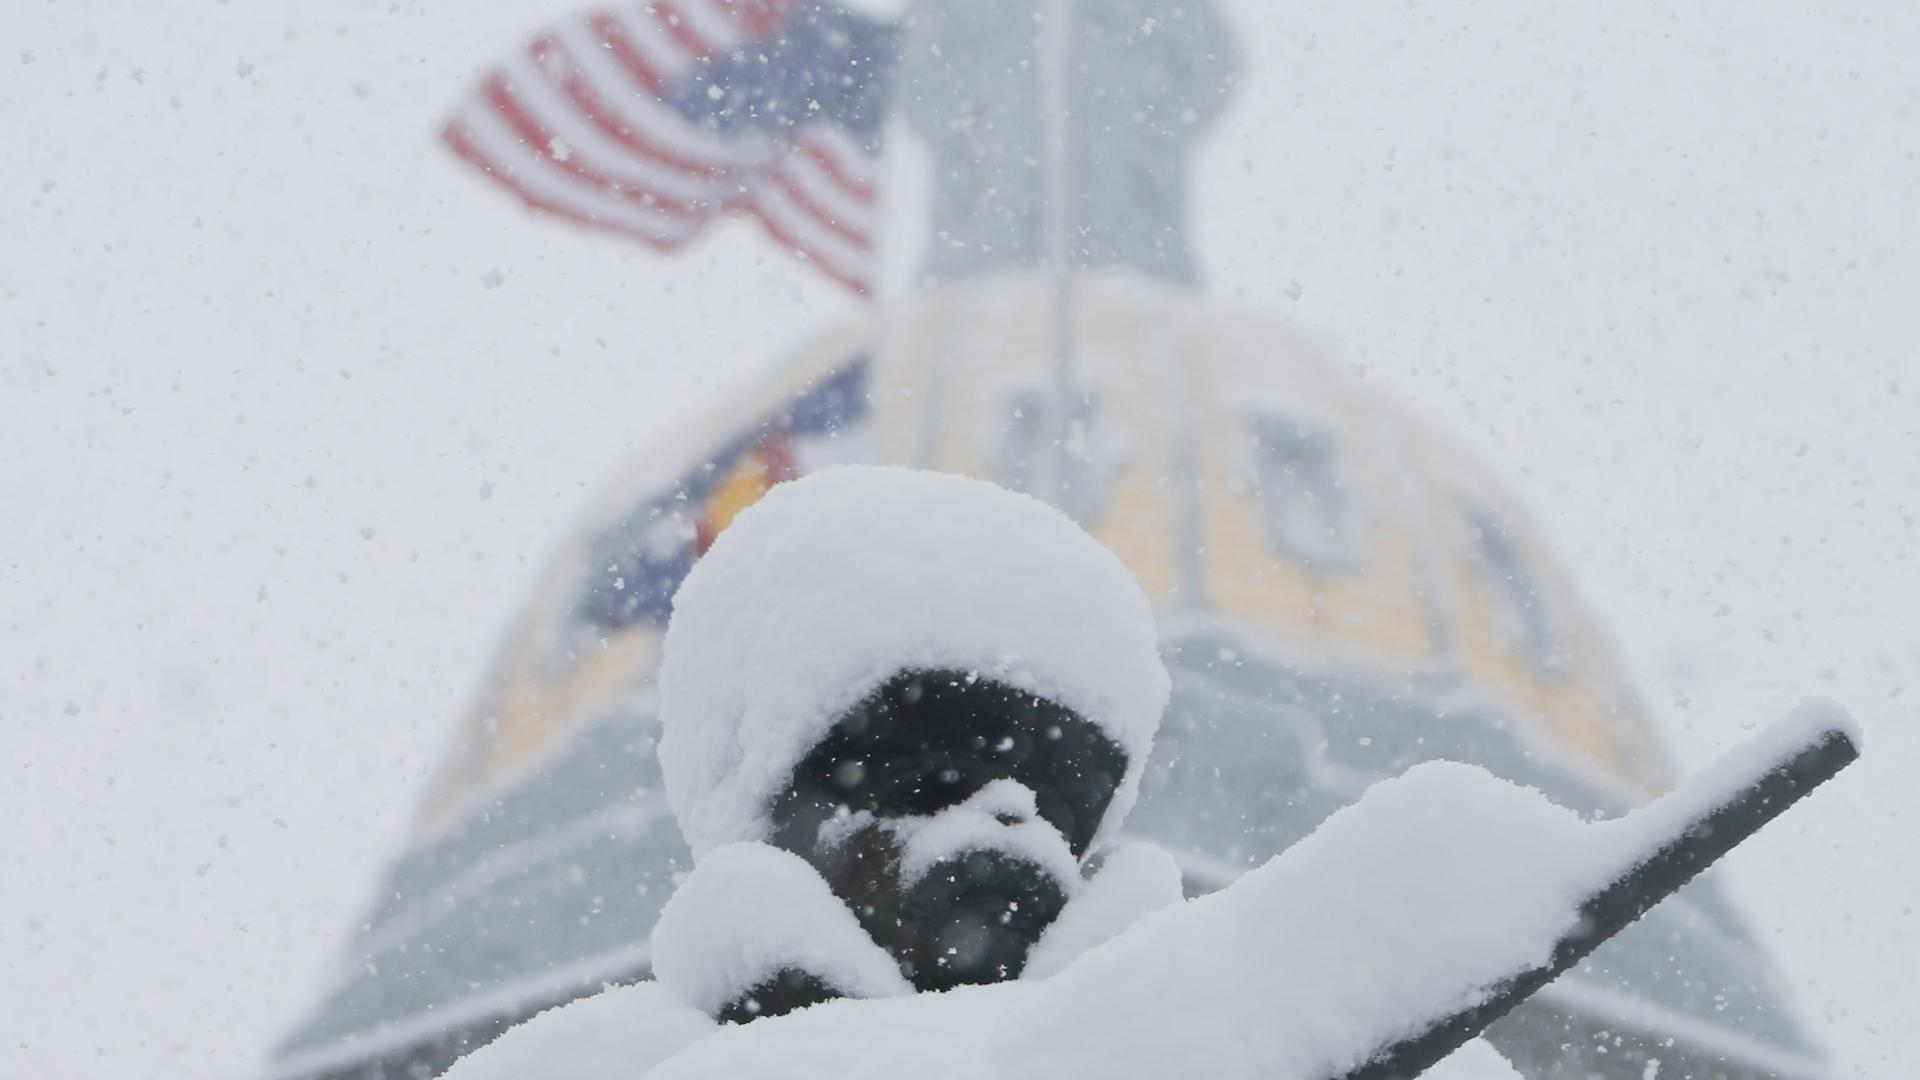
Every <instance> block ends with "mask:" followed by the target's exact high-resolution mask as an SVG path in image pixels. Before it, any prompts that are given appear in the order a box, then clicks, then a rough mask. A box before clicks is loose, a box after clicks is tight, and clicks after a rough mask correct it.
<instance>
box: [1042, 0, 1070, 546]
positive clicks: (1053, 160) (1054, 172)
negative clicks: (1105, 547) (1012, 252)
mask: <svg viewBox="0 0 1920 1080" xmlns="http://www.w3.org/2000/svg"><path fill="white" fill-rule="evenodd" d="M1039 30H1040V41H1039V46H1040V50H1039V51H1040V57H1039V60H1040V64H1039V66H1040V72H1039V74H1040V138H1041V146H1040V170H1041V175H1040V187H1041V196H1040V197H1041V200H1042V202H1043V204H1044V205H1043V207H1042V215H1041V220H1042V223H1043V224H1042V227H1043V228H1044V229H1045V230H1046V235H1045V237H1044V238H1043V239H1044V244H1045V256H1046V275H1047V283H1048V289H1047V293H1048V305H1049V310H1048V338H1049V341H1048V344H1049V346H1050V348H1051V351H1052V353H1053V378H1054V397H1055V399H1056V408H1057V410H1058V411H1057V413H1056V415H1055V417H1054V420H1055V424H1054V446H1053V462H1052V465H1053V470H1052V471H1053V475H1052V477H1051V485H1050V486H1051V488H1052V491H1051V492H1050V494H1051V495H1052V496H1053V502H1054V505H1056V506H1059V507H1061V508H1062V509H1065V508H1066V505H1067V498H1068V495H1067V485H1068V478H1069V476H1070V475H1071V470H1070V469H1069V468H1068V464H1069V461H1068V458H1069V454H1070V453H1071V450H1070V447H1071V444H1072V442H1073V419H1074V416H1073V414H1074V409H1073V398H1074V376H1075V373H1074V341H1073V293H1072V289H1073V260H1072V258H1071V255H1070V252H1069V250H1068V243H1069V234H1070V231H1071V229H1072V216H1073V211H1072V205H1071V198H1072V195H1071V191H1070V188H1069V185H1070V182H1071V173H1072V169H1071V162H1072V146H1071V142H1070V140H1071V138H1072V134H1071V128H1070V126H1069V124H1068V119H1069V117H1068V100H1069V93H1068V90H1069V80H1070V79H1071V77H1072V70H1071V65H1072V61H1073V55H1072V53H1073V45H1072V33H1073V0H1045V7H1044V8H1043V10H1042V15H1041V19H1040V27H1039Z"/></svg>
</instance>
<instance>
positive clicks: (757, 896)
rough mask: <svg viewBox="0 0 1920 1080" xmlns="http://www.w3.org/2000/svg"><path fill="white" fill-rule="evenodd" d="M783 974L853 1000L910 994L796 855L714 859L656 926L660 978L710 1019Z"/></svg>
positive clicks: (759, 852) (751, 850)
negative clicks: (794, 973) (797, 973)
mask: <svg viewBox="0 0 1920 1080" xmlns="http://www.w3.org/2000/svg"><path fill="white" fill-rule="evenodd" d="M783 968H797V969H799V970H801V971H805V972H807V973H809V974H811V975H814V976H815V977H817V978H819V979H820V980H821V981H823V982H825V983H826V984H827V985H829V986H831V987H833V988H834V989H836V990H838V991H840V992H841V993H842V994H844V995H846V996H848V997H856V998H869V997H894V996H900V995H905V994H911V993H913V987H912V986H911V985H909V984H908V983H907V980H906V979H904V978H902V977H901V975H900V969H899V967H898V966H897V965H896V964H895V963H894V961H893V958H892V957H891V956H888V955H887V952H886V950H885V949H882V948H881V947H880V946H878V945H876V944H874V942H873V939H872V938H869V937H868V936H867V935H866V932H865V931H863V930H861V929H860V923H859V921H858V920H856V919H855V918H854V917H853V912H852V911H850V910H848V908H847V905H846V904H845V903H843V902H842V901H841V900H840V898H839V897H837V896H835V895H833V893H832V892H831V891H830V890H829V889H828V888H827V883H826V882H825V881H822V880H821V879H820V875H819V874H818V873H816V872H815V871H814V869H813V867H811V866H808V865H807V864H806V862H805V861H803V860H802V859H801V858H800V857H799V856H798V855H793V854H790V853H788V852H785V851H781V850H780V849H779V848H775V847H770V846H768V845H766V844H756V843H741V844H729V845H727V846H725V847H721V848H716V849H714V850H713V851H711V852H708V853H707V857H706V858H705V859H702V860H701V861H700V865H699V866H697V867H695V868H694V870H693V872H692V873H691V874H689V875H687V879H686V881H685V882H683V883H682V884H681V885H680V888H679V889H677V890H675V892H674V894H673V898H672V899H671V900H669V901H667V906H666V907H665V908H664V909H662V910H661V912H660V921H659V922H658V923H656V924H654V928H653V974H654V977H655V978H656V979H658V980H660V982H661V983H662V984H663V985H665V986H666V987H668V988H669V989H671V990H673V991H674V992H675V993H676V994H678V995H679V996H680V1000H681V1001H683V1002H685V1003H687V1004H689V1005H691V1006H693V1007H694V1008H695V1009H698V1010H700V1011H701V1012H703V1013H706V1014H708V1015H710V1016H711V1015H714V1014H717V1013H718V1012H720V1010H721V1009H723V1008H725V1007H726V1006H727V1005H728V1004H729V1003H731V1002H733V1001H735V1000H737V999H738V998H739V997H740V996H741V995H743V994H744V993H746V992H747V991H748V990H751V989H753V988H754V987H756V986H759V985H760V984H761V983H763V982H766V981H767V980H768V979H770V978H772V977H773V976H774V975H776V974H778V973H779V972H780V970H781V969H783Z"/></svg>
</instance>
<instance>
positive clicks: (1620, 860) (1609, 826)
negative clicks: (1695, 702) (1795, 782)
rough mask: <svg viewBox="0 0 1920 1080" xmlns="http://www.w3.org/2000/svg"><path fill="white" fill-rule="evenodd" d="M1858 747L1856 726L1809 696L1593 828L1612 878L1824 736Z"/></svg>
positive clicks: (1835, 706)
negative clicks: (1682, 779)
mask: <svg viewBox="0 0 1920 1080" xmlns="http://www.w3.org/2000/svg"><path fill="white" fill-rule="evenodd" d="M1830 732H1831V733H1837V734H1839V735H1843V736H1845V737H1846V738H1847V739H1848V740H1849V741H1851V742H1852V743H1853V744H1854V746H1855V747H1858V746H1859V745H1860V743H1861V734H1860V726H1859V724H1858V723H1857V722H1856V721H1855V720H1854V719H1853V716H1852V715H1851V714H1850V713H1848V712H1847V710H1846V708H1845V707H1844V706H1842V705H1841V704H1839V703H1838V702H1836V701H1833V700H1831V699H1828V698H1821V697H1814V698H1807V699H1806V700H1804V701H1802V702H1801V703H1800V704H1799V705H1797V706H1795V707H1794V709H1793V711H1792V712H1790V713H1788V714H1787V715H1786V717H1784V718H1783V719H1781V720H1779V721H1776V722H1775V723H1773V724H1770V725H1768V726H1767V728H1766V730H1764V731H1762V732H1760V733H1759V734H1758V735H1755V736H1754V737H1753V738H1751V739H1748V740H1747V741H1746V742H1744V743H1742V744H1740V745H1739V746H1737V747H1734V748H1733V749H1732V750H1729V751H1728V752H1727V753H1725V754H1722V755H1720V757H1718V758H1716V759H1714V761H1713V763H1712V764H1710V765H1708V766H1707V767H1706V768H1704V769H1702V770H1700V772H1698V773H1696V774H1694V775H1693V776H1692V777H1689V778H1688V780H1687V782H1686V783H1685V784H1682V785H1681V786H1679V787H1677V788H1675V789H1674V790H1672V791H1670V792H1668V793H1667V794H1665V795H1663V796H1661V797H1660V798H1658V799H1655V800H1654V801H1653V802H1652V803H1649V804H1648V805H1646V806H1645V807H1642V808H1641V809H1639V810H1636V811H1634V812H1633V813H1631V814H1628V815H1627V816H1625V817H1622V818H1616V819H1615V820H1613V821H1609V822H1605V823H1603V824H1601V825H1598V826H1596V827H1595V829H1596V832H1598V833H1599V834H1601V835H1602V836H1604V838H1605V842H1606V843H1607V844H1609V845H1611V848H1612V856H1611V858H1612V864H1611V865H1612V869H1613V876H1615V877H1617V876H1619V875H1620V874H1623V873H1625V872H1626V871H1628V870H1630V869H1632V868H1633V867H1635V866H1638V865H1640V864H1641V863H1643V862H1645V861H1646V860H1647V859H1648V857H1650V856H1651V855H1652V854H1653V853H1654V852H1655V851H1656V850H1657V849H1658V848H1659V847H1660V846H1661V845H1662V844H1665V843H1666V842H1667V841H1669V840H1671V839H1673V838H1675V837H1677V836H1679V835H1680V834H1681V833H1683V832H1685V831H1686V829H1687V827H1688V825H1689V824H1690V823H1691V822H1695V821H1699V820H1700V819H1702V818H1705V817H1706V816H1707V815H1708V814H1710V813H1712V812H1713V811H1714V810H1717V809H1719V808H1720V807H1722V806H1725V805H1726V804H1728V803H1730V802H1732V801H1733V800H1734V799H1735V798H1736V797H1738V796H1739V795H1740V793H1741V792H1742V791H1743V790H1744V789H1746V788H1748V787H1750V786H1752V785H1753V784H1754V783H1755V782H1756V781H1758V780H1759V779H1760V777H1761V776H1762V775H1764V774H1766V773H1768V772H1770V771H1772V770H1773V769H1775V768H1777V767H1778V766H1780V765H1782V764H1784V763H1785V762H1786V761H1787V760H1788V759H1790V758H1791V757H1793V756H1794V755H1795V754H1796V753H1798V752H1799V751H1801V750H1803V749H1805V748H1807V747H1809V746H1811V745H1813V744H1814V743H1815V742H1818V741H1820V740H1821V739H1822V738H1823V737H1825V736H1826V735H1827V734H1828V733H1830Z"/></svg>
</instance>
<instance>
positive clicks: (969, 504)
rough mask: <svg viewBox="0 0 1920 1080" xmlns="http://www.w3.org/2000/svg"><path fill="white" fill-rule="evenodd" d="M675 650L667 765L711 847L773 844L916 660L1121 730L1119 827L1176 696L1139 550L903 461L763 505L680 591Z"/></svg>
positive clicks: (670, 654)
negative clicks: (781, 805)
mask: <svg viewBox="0 0 1920 1080" xmlns="http://www.w3.org/2000/svg"><path fill="white" fill-rule="evenodd" d="M664 650H665V651H664V656H663V659H662V663H661V669H660V694H661V715H662V717H663V720H664V723H665V732H664V734H663V736H662V738H661V742H660V760H661V764H662V767H663V769H664V771H665V777H666V787H667V796H668V798H669V799H670V800H671V802H672V804H673V808H674V813H675V814H676V815H677V816H678V818H679V820H680V827H681V829H682V830H683V831H684V832H685V833H686V835H687V840H688V842H689V843H690V844H691V845H692V847H693V850H694V854H695V855H696V857H698V856H702V855H704V854H705V853H706V852H708V851H711V850H712V849H714V848H716V847H718V846H720V845H721V844H725V843H729V842H732V841H737V840H760V839H765V838H766V836H767V821H766V807H767V805H768V803H769V800H771V799H772V798H773V796H774V795H775V794H777V793H778V792H779V791H780V789H781V788H782V787H784V786H785V784H786V782H787V780H788V778H789V776H790V775H791V773H792V771H793V768H794V766H795V765H796V764H798V762H799V761H800V759H801V758H802V757H803V756H804V755H805V753H806V751H807V750H808V749H809V748H810V747H811V746H813V744H814V743H816V742H818V741H819V739H820V738H821V737H822V736H824V735H825V734H826V733H827V731H828V730H829V729H831V727H832V726H833V723H834V721H835V719H836V718H837V717H839V716H840V715H841V714H842V713H844V712H845V711H846V710H847V709H848V708H850V707H851V706H852V705H854V704H855V703H856V702H857V701H859V700H860V699H861V698H862V697H864V696H865V695H866V694H867V693H869V692H870V691H872V690H873V689H874V688H875V687H877V686H878V685H880V684H881V683H882V682H884V681H885V680H886V679H887V678H889V677H890V676H892V675H894V674H895V673H897V672H899V671H901V670H904V669H911V668H920V669H934V668H950V669H959V670H964V671H977V672H978V673H980V674H981V675H982V676H985V677H989V678H992V679H996V680H998V681H1000V682H1003V683H1006V684H1008V685H1011V686H1014V687H1018V688H1020V689H1023V690H1027V691H1030V692H1032V693H1034V694H1038V695H1040V696H1043V697H1047V698H1050V699H1052V700H1054V701H1057V702H1059V703H1061V704H1062V705H1065V706H1066V707H1068V708H1070V709H1072V710H1074V711H1075V712H1077V713H1079V714H1080V715H1081V716H1083V717H1085V718H1086V719H1087V720H1088V721H1089V722H1091V723H1094V724H1096V725H1098V726H1099V727H1100V728H1101V729H1102V730H1104V731H1105V732H1106V733H1107V734H1108V735H1110V736H1111V737H1112V738H1113V739H1114V740H1115V741H1116V742H1118V743H1119V744H1120V746H1121V748H1122V749H1124V750H1125V751H1126V754H1127V773H1126V776H1125V777H1124V778H1123V779H1122V782H1121V784H1120V788H1119V790H1118V792H1117V793H1116V794H1115V796H1114V801H1113V805H1112V808H1111V809H1110V810H1109V812H1108V814H1107V816H1106V819H1105V822H1104V823H1103V825H1102V830H1101V834H1100V837H1099V838H1097V840H1096V843H1098V842H1100V841H1104V840H1106V839H1111V837H1112V835H1113V834H1114V832H1115V830H1117V828H1118V826H1119V822H1120V820H1121V819H1122V818H1123V817H1124V816H1125V814H1126V811H1127V809H1128V807H1129V806H1131V804H1132V802H1133V799H1134V796H1135V794H1136V793H1137V790H1138V788H1139V782H1140V774H1141V769H1142V767H1143V766H1144V764H1145V762H1146V759H1147V755H1148V752H1149V751H1150V750H1151V748H1152V742H1153V732H1154V728H1155V727H1156V726H1157V725H1158V724H1159V721H1160V713H1161V710H1162V708H1163V707H1164V706H1165V704H1166V700H1167V693H1168V680H1167V675H1166V671H1165V669H1164V668H1163V667H1162V666H1161V663H1160V656H1159V651H1158V648H1157V637H1156V633H1155V629H1154V623H1153V616H1152V611H1151V609H1150V608H1149V606H1148V603H1147V600H1146V597H1145V596H1144V595H1142V593H1141V592H1140V588H1139V586H1138V585H1137V584H1136V583H1135V582H1134V580H1133V577H1132V576H1131V575H1130V574H1129V573H1128V572H1127V569H1126V567H1125V566H1124V565H1122V564H1121V562H1120V561H1119V559H1117V558H1115V557H1114V556H1113V555H1112V554H1111V553H1110V552H1108V551H1107V550H1106V549H1105V548H1104V547H1101V546H1100V544H1099V543H1098V542H1096V541H1095V540H1093V538H1091V537H1089V536H1088V535H1087V534H1086V533H1085V532H1083V531H1081V529H1080V527H1079V526H1077V525H1075V524H1074V523H1073V522H1072V521H1071V520H1069V519H1068V518H1067V517H1066V516H1065V515H1063V514H1061V513H1060V512H1059V511H1057V510H1055V509H1053V508H1052V507H1050V506H1047V505H1046V504H1044V503H1042V502H1040V501H1038V500H1036V499H1032V498H1029V497H1027V496H1025V495H1018V494H1015V493H1013V492H1010V491H1006V490H1004V489H1002V488H999V487H995V486H994V485H992V484H987V483H983V482H981V481H977V480H969V479H966V478H964V477H957V476H948V475H943V474H938V473H928V472H917V471H914V470H909V469H899V468H875V467H846V468H838V469H829V470H827V471H825V472H821V473H817V474H815V475H813V476H810V477H807V478H805V479H801V480H796V481H793V482H792V483H787V484H782V485H780V486H778V487H776V488H774V489H773V490H772V491H770V492H768V493H767V495H766V496H765V497H764V498H762V499H761V500H760V501H759V502H758V503H756V504H754V506H752V507H751V508H749V509H747V510H745V511H743V512H742V513H741V514H740V516H739V517H738V518H736V519H735V520H734V522H733V524H732V525H731V526H729V527H728V529H727V530H726V532H724V533H723V534H721V536H720V538H719V539H718V540H717V541H716V542H715V543H714V545H713V547H712V548H711V549H710V550H709V551H708V552H707V554H706V555H705V556H704V557H703V558H702V559H701V560H700V562H699V563H698V565H696V566H695V567H694V569H693V572H692V573H691V574H689V575H688V576H687V580H686V582H685V583H684V584H683V585H682V586H681V588H680V591H679V593H678V594H677V595H676V596H675V597H674V613H673V619H672V622H671V623H670V625H669V627H668V631H667V637H666V642H665V644H664Z"/></svg>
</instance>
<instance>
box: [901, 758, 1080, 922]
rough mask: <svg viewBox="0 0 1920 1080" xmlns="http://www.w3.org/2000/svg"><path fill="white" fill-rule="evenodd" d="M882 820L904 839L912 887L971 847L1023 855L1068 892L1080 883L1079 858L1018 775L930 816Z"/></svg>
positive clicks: (904, 879)
mask: <svg viewBox="0 0 1920 1080" xmlns="http://www.w3.org/2000/svg"><path fill="white" fill-rule="evenodd" d="M1007 821H1011V822H1013V824H1010V825H1009V824H1006V823H1005V822H1007ZM883 825H884V826H885V827H886V828H887V829H889V830H891V831H892V832H893V834H894V837H895V840H896V842H897V843H898V844H899V845H900V884H901V885H902V886H903V887H909V888H910V887H912V886H913V884H914V883H915V882H917V881H919V880H920V879H921V878H924V877H926V876H927V872H928V871H930V870H932V869H933V868H934V867H935V866H938V865H939V864H941V863H943V862H946V861H948V860H949V859H955V858H958V857H960V856H961V855H964V854H966V853H967V852H969V851H999V852H1005V853H1007V854H1011V855H1018V856H1021V857H1023V858H1025V859H1026V860H1027V861H1028V862H1031V863H1033V864H1034V865H1035V866H1038V867H1040V868H1041V869H1043V870H1045V871H1046V872H1047V873H1048V874H1049V875H1050V876H1051V877H1052V878H1053V880H1054V881H1056V882H1058V883H1059V885H1060V887H1061V888H1062V889H1064V890H1066V893H1067V895H1068V897H1070V898H1071V897H1072V896H1073V894H1074V893H1075V892H1076V891H1077V890H1078V888H1079V885H1080V860H1078V859H1076V858H1074V857H1073V849H1072V848H1071V847H1070V846H1068V844H1067V838H1066V837H1064V836H1061V835H1060V830H1058V829H1056V828H1054V827H1053V826H1052V825H1050V824H1048V823H1047V821H1046V820H1045V819H1044V818H1042V817H1041V816H1040V811H1039V808H1038V806H1037V805H1036V803H1035V797H1034V794H1033V791H1032V790H1031V789H1029V788H1027V787H1025V786H1024V785H1022V784H1020V783H1019V782H1018V781H1016V780H995V781H993V782H992V783H990V784H988V785H986V786H985V787H983V788H981V789H980V790H979V791H977V792H975V793H974V794H973V795H972V796H971V797H970V798H967V799H965V800H963V801H962V802H960V803H958V804H956V805H954V806H950V807H948V808H947V809H945V810H942V811H940V812H939V813H937V814H934V815H932V816H931V817H927V818H906V819H901V820H898V821H890V822H884V823H883Z"/></svg>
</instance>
